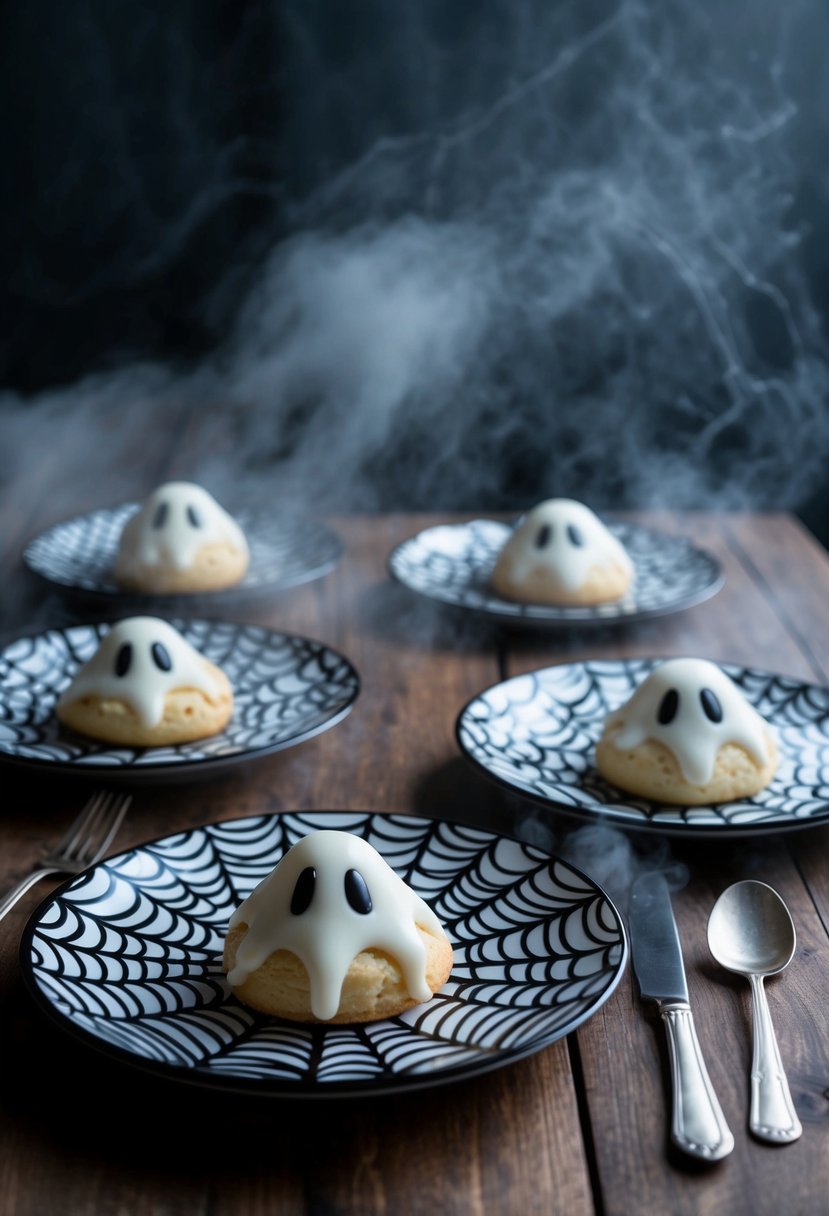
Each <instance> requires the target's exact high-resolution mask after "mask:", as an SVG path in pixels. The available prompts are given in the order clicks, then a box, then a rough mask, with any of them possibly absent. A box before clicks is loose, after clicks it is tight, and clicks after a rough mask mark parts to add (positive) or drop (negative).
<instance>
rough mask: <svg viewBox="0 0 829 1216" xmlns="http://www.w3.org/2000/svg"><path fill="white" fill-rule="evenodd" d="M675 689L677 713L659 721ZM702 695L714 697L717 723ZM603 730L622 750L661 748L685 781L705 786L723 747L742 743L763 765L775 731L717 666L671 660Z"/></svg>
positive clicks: (640, 687) (698, 661) (702, 662)
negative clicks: (643, 746) (647, 742)
mask: <svg viewBox="0 0 829 1216" xmlns="http://www.w3.org/2000/svg"><path fill="white" fill-rule="evenodd" d="M672 690H673V692H674V693H676V696H677V700H676V705H675V712H674V713H673V715H672V716H671V720H670V721H667V722H660V720H659V719H660V712H661V713H662V716H663V717H666V716H668V714H669V713H670V710H671V707H672V704H673V701H672V698H671V696H670V694H671V691H672ZM704 690H708V692H710V693H713V694H714V697H715V698H716V702H717V704H718V706H719V708H720V710H721V713H722V717H721V720H720V721H718V722H717V721H712V720H711V718H710V717H709V716H708V715H707V714H706V712H705V708H704V700H709V699H708V698H705V697H704V696H703V691H704ZM666 698H669V699H668V700H667V701H666ZM709 704H710V700H709ZM663 707H664V708H663ZM605 729H606V732H607V738H608V741H609V742H610V743H612V744H613V746H614V747H616V748H618V749H619V751H628V750H630V749H631V748H634V747H638V746H639V745H640V744H641V743H643V742H644V741H645V740H646V739H653V740H656V741H657V742H659V743H663V744H664V745H665V747H667V748H668V749H669V750H670V751H671V752H672V754H673V755H674V756H675V757H676V761H677V763H678V765H679V767H680V769H681V771H682V774H683V776H684V777H685V780H686V781H689V782H690V783H691V784H692V785H705V784H706V782H708V781H710V780H711V777H712V775H713V772H714V765H715V763H716V760H717V753H718V752H719V750H720V748H721V747H722V746H723V744H725V743H735V744H738V745H739V746H740V747H742V748H744V750H745V751H746V752H748V754H749V755H750V756H751V757H752V759H753V760H754V761H755V762H756V763H757V764H759V765H764V764H765V763H766V762H767V761H768V758H769V744H768V739H769V735H770V733H771V729H772V728H771V726H770V725H769V724H768V723H767V722H766V721H765V719H764V718H762V717H761V716H760V714H758V713H757V711H756V709H755V708H754V706H753V705H749V703H748V701H747V700H746V699H745V697H744V696H743V693H742V692H741V690H740V689H739V688H738V687H737V685H736V684H735V683H734V681H733V680H731V679H730V678H729V677H728V676H727V675H726V674H725V672H724V671H722V670H721V669H720V668H719V667H718V666H717V665H716V663H711V662H709V661H708V660H707V659H668V660H667V661H666V662H664V663H662V664H660V666H659V667H657V668H656V669H655V670H654V671H652V672H651V674H650V675H649V676H648V677H647V679H646V680H644V681H643V683H642V684H641V685H640V686H639V688H637V690H636V692H635V693H634V694H633V696H632V697H631V698H630V700H629V701H628V702H627V703H626V704H625V705H623V706H622V707H621V708H620V709H617V710H615V711H614V712H613V713H611V714H609V715H608V717H607V722H606V726H605Z"/></svg>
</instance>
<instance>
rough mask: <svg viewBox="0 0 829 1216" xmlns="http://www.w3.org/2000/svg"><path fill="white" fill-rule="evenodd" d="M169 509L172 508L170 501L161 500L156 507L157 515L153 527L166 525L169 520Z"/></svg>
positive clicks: (154, 517)
mask: <svg viewBox="0 0 829 1216" xmlns="http://www.w3.org/2000/svg"><path fill="white" fill-rule="evenodd" d="M169 510H170V504H169V503H166V502H160V503H159V504H158V506H157V507H156V509H155V515H154V516H153V527H154V528H163V527H164V525H165V524H166V522H167V513H168V511H169Z"/></svg>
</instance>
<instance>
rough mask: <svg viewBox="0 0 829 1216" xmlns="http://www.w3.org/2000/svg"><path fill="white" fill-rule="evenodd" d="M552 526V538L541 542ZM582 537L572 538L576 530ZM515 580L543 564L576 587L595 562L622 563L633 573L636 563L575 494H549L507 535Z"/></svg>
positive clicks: (549, 532) (576, 533) (562, 582)
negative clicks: (543, 535) (578, 542)
mask: <svg viewBox="0 0 829 1216" xmlns="http://www.w3.org/2000/svg"><path fill="white" fill-rule="evenodd" d="M545 528H546V529H548V530H549V531H548V533H547V535H548V536H549V539H548V540H547V542H546V543H545V544H543V545H542V546H539V544H538V541H539V538H540V537H541V536H542V534H543V530H544V529H545ZM574 529H575V535H576V536H577V537H578V538H579V540H580V541H581V542H582V543H581V544H574V543H573V539H572V538H573V534H574V533H573V530H574ZM506 545H509V550H510V552H509V556H510V561H511V563H512V566H511V577H512V579H513V580H514V581H515V582H516V583H519V584H520V583H522V582H523V581H525V580H526V579H528V578H529V577H530V575H531V573H532V571H533V570H534V569H536V568H538V567H540V568H542V569H545V570H547V571H549V572H550V573H551V574H553V575H554V576H555V577H556V579H558V580H559V581H560V583H561V585H562V586H564V587H566V588H567V590H568V591H575V590H577V588H579V587H580V586H581V585H582V583H584V581H585V580H586V578H587V575H588V574H589V572H590V570H591V569H592V568H593V567H594V566H607V565H610V564H612V563H615V564H618V565H619V566H621V567H622V568H623V569H625V570H626V571H627V572H628V573H629V574H630V575H631V576H632V575H633V563H632V562H631V560H630V558H629V556H628V554H627V552H626V551H625V548H624V546H623V545H622V544H621V542H620V541H619V540H617V538H616V537H615V536H614V535H613V533H612V532H611V531H610V530H609V529H608V528H607V527H606V526H605V525H604V524H603V523H602V521H601V520H600V519H599V517H598V515H596V514H595V512H594V511H591V510H590V508H589V507H587V506H585V505H584V503H581V502H577V501H576V500H575V499H572V498H548V499H547V500H546V501H545V502H541V503H539V504H538V505H537V506H535V507H533V509H532V510H531V511H528V512H527V514H526V515H525V516H524V518H523V519H522V520H521V521H520V523H519V524H518V525H517V527H516V529H515V531H514V532H513V534H512V535H511V536H510V537H509V538H508V540H507V541H506Z"/></svg>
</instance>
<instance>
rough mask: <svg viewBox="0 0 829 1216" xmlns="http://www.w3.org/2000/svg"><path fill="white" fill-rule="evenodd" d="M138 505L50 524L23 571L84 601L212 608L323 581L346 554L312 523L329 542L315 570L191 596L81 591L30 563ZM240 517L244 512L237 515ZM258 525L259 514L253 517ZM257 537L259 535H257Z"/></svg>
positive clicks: (32, 540) (25, 554) (333, 536)
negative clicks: (98, 519)
mask: <svg viewBox="0 0 829 1216" xmlns="http://www.w3.org/2000/svg"><path fill="white" fill-rule="evenodd" d="M140 506H141V502H140V501H139V500H137V499H136V500H134V501H123V502H120V503H113V504H111V505H109V506H101V507H93V508H92V509H91V510H89V511H83V512H81V513H79V514H77V515H72V516H68V517H67V518H66V519H59V520H57V521H56V522H55V523H53V524H49V525H48V526H47V527H44V528H42V529H41V530H40V531H39V532H36V533H35V534H34V535H33V536H30V537H29V539H28V540H27V541H26V542H25V544H24V546H23V550H22V554H21V557H22V560H23V563H24V565H25V566H26V568H27V569H28V570H29V571H30V572H31V573H32V574H34V575H36V576H37V578H39V579H42V580H43V581H44V582H45V583H47V584H48V585H49V586H50V587H57V588H62V589H63V590H64V591H66V592H71V594H72V595H75V596H78V597H80V598H84V599H95V600H99V601H102V602H104V603H118V602H119V601H132V602H135V603H149V602H151V601H155V602H163V603H169V604H173V603H182V604H184V603H186V604H196V603H200V602H204V603H211V604H215V603H216V602H217V601H227V602H230V601H231V600H234V599H238V598H244V599H253V598H254V597H257V596H264V595H269V594H273V593H274V592H278V591H289V590H291V589H292V588H294V587H301V586H303V585H304V584H305V583H310V582H314V581H315V580H316V579H318V578H323V577H324V576H325V575H326V574H330V573H331V571H332V570H333V569H334V568H335V567H336V566H337V565H338V564H339V562H340V560H341V559H342V557H343V554H344V553H345V542H344V541H343V539H342V537H341V536H340V535H339V533H337V532H336V531H335V530H334V529H332V528H331V527H330V525H329V524H328V523H324V522H322V521H321V520H318V519H314V521H313V522H314V524H315V526H316V527H317V529H318V530H319V533H320V535H321V536H324V537H327V538H328V539H329V540H330V542H331V548H332V552H331V556H330V557H328V558H327V559H326V560H325V561H324V562H320V563H318V564H317V565H316V566H313V567H310V568H309V569H308V570H307V571H304V572H302V573H301V574H300V575H299V576H297V577H294V578H291V579H288V580H282V581H279V580H277V581H274V582H267V583H260V584H255V585H254V586H245V584H244V580H243V581H242V582H239V583H236V584H234V585H233V586H231V587H220V588H217V589H216V590H215V591H210V590H203V591H193V592H182V591H173V592H163V591H128V590H126V589H121V588H118V587H117V586H113V587H112V588H107V587H105V586H104V587H83V586H81V585H79V584H78V583H76V582H71V581H70V580H68V579H63V578H55V577H54V576H52V575H50V574H49V573H47V572H46V571H45V570H44V569H42V567H41V566H40V565H38V564H37V562H36V561H33V560H32V553H31V550H32V548H33V547H34V546H35V545H37V544H39V543H44V542H47V541H48V540H49V539H50V538H53V537H54V536H55V535H56V534H58V533H60V531H61V529H63V528H68V527H71V526H72V525H76V526H79V525H82V524H85V523H86V522H87V521H88V520H91V519H92V518H93V517H95V516H112V515H115V514H116V513H118V512H121V511H125V510H126V509H127V508H128V507H135V508H139V507H140ZM240 514H243V512H240ZM256 518H257V521H261V514H260V515H259V516H257V517H256ZM257 535H258V534H257Z"/></svg>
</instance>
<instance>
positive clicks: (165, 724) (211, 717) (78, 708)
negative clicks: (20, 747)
mask: <svg viewBox="0 0 829 1216" xmlns="http://www.w3.org/2000/svg"><path fill="white" fill-rule="evenodd" d="M203 662H204V665H205V667H207V668H208V669H209V670H210V671H211V672H212V673H213V676H214V678H215V679H216V680H218V681H219V682H220V684H221V686H222V687H221V691H220V692H219V694H218V695H216V696H215V697H212V698H209V697H208V696H207V694H206V693H204V692H202V691H201V689H198V688H173V689H171V690H170V692H168V693H167V696H166V698H165V701H164V715H163V717H162V719H161V721H160V722H157V723H156V724H155V725H154V726H145V725H144V723H143V722H142V721H141V720H140V719H139V717H138V715H137V714H136V712H135V710H134V709H133V708H132V706H130V705H128V704H127V703H126V702H125V701H121V700H115V699H114V698H112V697H107V698H104V697H100V696H91V695H90V696H84V697H81V698H79V700H77V701H72V702H70V703H69V704H68V705H64V706H62V707H59V708H58V709H56V710H55V713H56V714H57V717H58V718H59V720H60V721H61V722H62V723H63V724H64V725H65V726H68V727H71V729H72V730H76V731H78V732H79V734H82V735H87V736H89V737H90V738H92V739H99V740H102V741H103V742H104V743H117V744H121V745H123V746H126V747H167V746H171V745H174V744H176V743H189V742H191V741H192V740H194V739H204V738H207V737H208V736H209V735H217V734H218V733H219V731H221V730H224V728H225V727H226V726H227V724H228V722H229V721H230V718H231V716H232V714H233V689H232V686H231V683H230V680H229V679H228V678H227V676H226V675H225V673H224V672H223V671H222V670H221V668H219V667H216V665H215V664H213V663H210V662H208V660H207V659H204V660H203Z"/></svg>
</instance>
